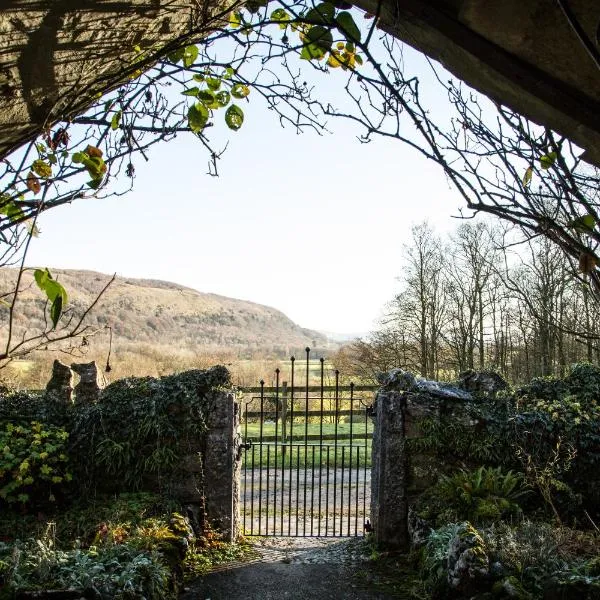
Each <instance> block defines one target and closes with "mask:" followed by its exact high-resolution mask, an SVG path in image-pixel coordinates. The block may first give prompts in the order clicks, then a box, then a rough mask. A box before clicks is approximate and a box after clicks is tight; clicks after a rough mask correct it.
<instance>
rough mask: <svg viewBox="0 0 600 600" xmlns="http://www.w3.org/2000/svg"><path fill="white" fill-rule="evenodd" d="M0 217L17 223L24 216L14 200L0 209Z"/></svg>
mask: <svg viewBox="0 0 600 600" xmlns="http://www.w3.org/2000/svg"><path fill="white" fill-rule="evenodd" d="M0 215H6V216H7V217H8V219H9V221H19V220H21V219H22V218H23V217H24V216H25V214H24V213H23V211H22V210H21V207H20V206H18V205H17V204H16V203H15V201H14V200H10V201H9V202H7V203H6V204H3V205H2V206H1V207H0Z"/></svg>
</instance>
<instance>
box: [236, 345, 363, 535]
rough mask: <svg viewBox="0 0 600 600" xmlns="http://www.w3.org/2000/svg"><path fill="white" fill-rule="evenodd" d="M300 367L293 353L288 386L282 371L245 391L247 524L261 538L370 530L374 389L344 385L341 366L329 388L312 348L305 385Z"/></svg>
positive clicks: (244, 494)
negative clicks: (267, 382)
mask: <svg viewBox="0 0 600 600" xmlns="http://www.w3.org/2000/svg"><path fill="white" fill-rule="evenodd" d="M311 363H312V364H311ZM315 363H316V364H315ZM311 367H312V368H311ZM296 371H297V367H296V360H295V358H294V357H292V358H291V360H290V369H289V385H288V380H285V381H283V376H282V373H281V371H280V370H279V369H276V371H275V377H274V384H275V385H274V386H272V387H267V386H265V382H264V381H261V382H260V387H257V388H247V389H246V390H242V391H244V392H245V395H244V398H243V400H242V435H243V438H244V440H243V444H242V448H243V449H244V450H245V453H244V457H243V464H242V471H241V473H242V474H241V482H240V483H241V497H242V502H241V507H242V515H241V519H242V527H243V529H244V531H245V533H246V535H261V536H319V537H321V536H323V537H325V536H327V537H342V536H360V535H363V534H364V524H365V521H366V518H367V515H368V509H369V504H370V475H371V469H370V467H371V436H372V430H373V425H372V422H371V419H370V418H369V409H370V406H371V401H370V396H371V395H370V394H368V392H369V391H372V390H374V389H375V387H373V386H355V385H353V384H350V385H348V386H342V385H340V382H339V379H340V377H339V372H338V371H334V372H333V373H332V378H333V385H325V380H326V372H325V360H324V359H323V358H321V359H319V360H318V361H311V360H310V349H309V348H306V365H305V374H304V377H301V380H303V381H301V384H300V385H297V379H298V375H297V372H296ZM315 371H316V372H315ZM311 379H312V380H316V382H317V384H316V385H313V384H312V381H311ZM361 392H362V393H363V395H360V394H361Z"/></svg>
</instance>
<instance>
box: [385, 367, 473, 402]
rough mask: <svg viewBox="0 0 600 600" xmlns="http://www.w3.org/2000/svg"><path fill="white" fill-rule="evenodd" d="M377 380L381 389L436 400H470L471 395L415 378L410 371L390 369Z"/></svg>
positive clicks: (461, 390)
mask: <svg viewBox="0 0 600 600" xmlns="http://www.w3.org/2000/svg"><path fill="white" fill-rule="evenodd" d="M377 380H378V381H379V383H380V384H381V387H382V388H385V389H387V390H395V391H401V392H421V393H423V394H431V395H432V396H436V397H438V398H448V399H451V400H466V401H468V400H472V397H471V394H470V393H469V392H468V391H466V390H464V389H460V388H459V387H457V386H455V385H452V384H450V383H440V382H439V381H432V380H430V379H422V378H418V379H417V378H416V377H415V376H414V375H413V374H412V373H411V372H410V371H404V370H403V369H392V370H391V371H390V372H389V373H380V374H379V375H378V376H377Z"/></svg>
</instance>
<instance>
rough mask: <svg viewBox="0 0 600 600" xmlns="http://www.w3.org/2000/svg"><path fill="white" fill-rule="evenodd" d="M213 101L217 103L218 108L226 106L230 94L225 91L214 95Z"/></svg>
mask: <svg viewBox="0 0 600 600" xmlns="http://www.w3.org/2000/svg"><path fill="white" fill-rule="evenodd" d="M215 100H216V101H217V103H218V104H219V106H221V107H223V106H227V105H228V104H229V101H230V100H231V94H230V93H229V92H225V91H223V92H219V93H218V94H216V95H215Z"/></svg>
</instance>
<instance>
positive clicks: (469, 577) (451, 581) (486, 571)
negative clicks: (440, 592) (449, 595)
mask: <svg viewBox="0 0 600 600" xmlns="http://www.w3.org/2000/svg"><path fill="white" fill-rule="evenodd" d="M489 575H490V559H489V557H488V554H487V550H486V547H485V542H484V541H483V538H482V537H481V535H480V534H479V532H478V531H477V529H475V528H474V527H473V525H471V523H469V522H465V523H462V524H461V526H460V528H459V530H458V531H457V533H456V535H455V536H454V537H453V538H452V540H451V541H450V545H449V551H448V574H447V577H448V585H449V587H450V588H451V589H452V590H454V591H456V592H458V593H460V594H461V595H463V596H468V595H471V594H475V593H476V592H478V591H481V590H482V589H485V587H486V584H487V583H488V581H489Z"/></svg>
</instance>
